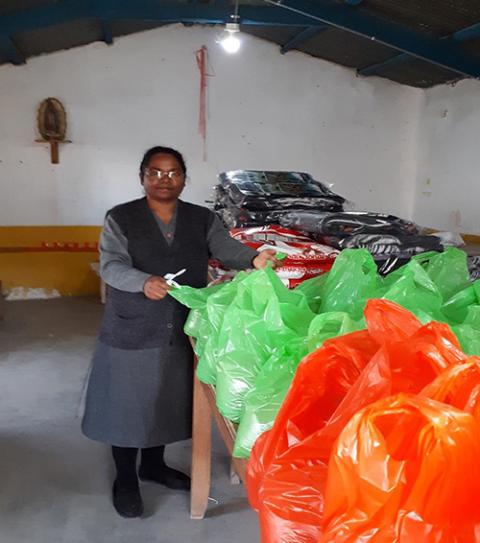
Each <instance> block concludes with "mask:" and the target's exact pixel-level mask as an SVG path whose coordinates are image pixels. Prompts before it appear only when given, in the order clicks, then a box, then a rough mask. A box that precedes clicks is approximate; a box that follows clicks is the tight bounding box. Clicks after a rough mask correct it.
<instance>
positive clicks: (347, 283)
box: [320, 249, 381, 320]
mask: <svg viewBox="0 0 480 543" xmlns="http://www.w3.org/2000/svg"><path fill="white" fill-rule="evenodd" d="M326 276H327V277H326V278H325V282H324V284H323V288H322V292H321V304H320V311H321V313H325V312H327V311H344V312H347V313H348V314H349V315H350V316H351V318H352V319H353V320H358V319H361V318H362V315H363V310H364V308H365V304H366V303H367V300H368V299H369V298H375V293H376V292H377V290H378V288H379V286H380V285H381V279H380V277H379V275H378V274H377V265H376V264H375V262H374V260H373V258H372V255H371V254H370V253H369V252H368V251H367V250H366V249H345V250H344V251H342V252H341V253H340V255H339V256H338V257H337V259H336V260H335V263H334V265H333V267H332V269H331V270H330V271H329V272H328V273H327V274H326Z"/></svg>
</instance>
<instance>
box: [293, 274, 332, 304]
mask: <svg viewBox="0 0 480 543" xmlns="http://www.w3.org/2000/svg"><path fill="white" fill-rule="evenodd" d="M327 278H328V272H327V273H324V274H322V275H319V276H318V277H313V278H312V279H307V280H306V281H303V283H300V284H299V285H297V286H296V287H295V291H296V292H302V293H303V294H304V295H305V298H306V299H307V302H308V305H309V306H310V309H311V310H312V311H313V312H314V313H319V312H320V307H321V305H322V292H323V289H324V288H325V287H324V285H325V282H326V280H327Z"/></svg>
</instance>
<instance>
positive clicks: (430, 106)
mask: <svg viewBox="0 0 480 543" xmlns="http://www.w3.org/2000/svg"><path fill="white" fill-rule="evenodd" d="M425 101H426V103H425V108H424V110H423V114H422V118H421V130H420V137H419V158H418V160H419V164H418V181H417V187H416V194H415V207H414V218H415V219H416V220H417V221H418V222H421V223H423V224H426V225H429V226H433V227H437V228H443V229H449V230H454V231H457V232H468V233H476V234H478V233H480V212H479V201H480V173H479V172H480V143H479V139H480V138H479V133H480V82H478V81H473V80H468V81H461V82H460V83H458V84H457V85H456V86H454V87H451V86H446V85H443V86H440V87H435V88H433V89H429V90H428V91H427V92H426V95H425Z"/></svg>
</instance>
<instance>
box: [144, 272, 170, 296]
mask: <svg viewBox="0 0 480 543" xmlns="http://www.w3.org/2000/svg"><path fill="white" fill-rule="evenodd" d="M171 289H172V287H171V286H170V285H169V284H168V283H167V282H166V281H165V279H164V278H163V277H158V276H156V275H152V276H151V277H149V278H148V279H147V280H146V281H145V283H144V284H143V293H144V294H145V296H146V297H147V298H148V299H149V300H163V298H165V296H166V295H167V293H168V291H169V290H171Z"/></svg>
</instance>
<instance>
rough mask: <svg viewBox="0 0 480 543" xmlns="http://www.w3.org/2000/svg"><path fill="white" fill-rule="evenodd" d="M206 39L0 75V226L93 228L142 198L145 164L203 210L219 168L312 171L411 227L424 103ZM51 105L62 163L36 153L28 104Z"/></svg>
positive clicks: (145, 36)
mask: <svg viewBox="0 0 480 543" xmlns="http://www.w3.org/2000/svg"><path fill="white" fill-rule="evenodd" d="M216 32H217V31H216V30H214V29H210V28H205V27H192V28H183V27H179V26H172V27H165V28H160V29H156V30H152V31H148V32H144V33H141V34H136V35H132V36H128V37H124V38H120V39H118V40H116V42H115V44H114V45H113V46H106V45H105V44H103V43H95V44H91V45H89V46H87V47H81V48H77V49H73V50H69V51H62V52H58V53H54V54H50V55H48V56H44V57H40V58H35V59H31V60H29V61H28V64H27V65H25V66H20V67H13V66H2V67H0V224H3V225H21V224H25V225H28V224H52V225H53V224H100V223H101V221H102V219H103V216H104V213H105V211H106V210H107V209H108V208H109V207H111V206H112V205H114V204H116V203H119V202H122V201H126V200H129V199H132V198H135V197H137V196H139V195H140V194H141V192H140V187H139V184H138V177H137V170H138V165H139V161H140V159H141V156H142V154H143V152H144V151H145V150H146V149H147V148H148V147H150V146H152V145H156V144H166V145H171V146H173V147H177V148H179V149H180V150H181V151H182V152H183V153H184V154H185V157H186V159H187V163H188V167H189V170H190V177H191V182H190V185H189V186H188V188H187V189H186V192H185V194H184V197H185V199H187V200H190V201H193V202H196V203H203V202H204V201H205V199H208V198H209V195H210V193H211V186H212V185H213V184H215V176H216V174H217V173H218V172H219V171H221V170H225V169H236V168H258V169H260V168H265V169H289V170H290V169H291V170H295V169H298V170H303V171H308V172H310V173H312V174H313V175H315V176H316V177H317V178H318V179H320V180H324V181H328V182H330V183H333V184H334V190H336V191H337V192H338V193H340V194H342V195H344V196H346V197H347V198H349V199H350V200H352V201H353V202H355V203H356V205H357V208H359V209H370V210H378V211H388V212H393V213H397V214H399V215H401V216H405V217H411V215H412V212H413V205H414V202H413V199H414V193H415V179H416V177H417V136H418V122H419V117H420V115H419V110H420V107H421V105H422V103H423V96H424V94H423V92H422V91H419V90H416V89H411V88H408V87H403V86H400V85H396V84H394V83H390V82H387V81H385V80H380V79H368V80H367V79H359V78H356V77H355V74H354V72H353V71H352V70H348V69H345V68H342V67H339V66H336V65H334V64H331V63H328V62H324V61H321V60H318V59H314V58H311V57H309V56H307V55H304V54H302V53H297V52H292V53H289V54H287V55H285V56H282V55H281V54H280V53H279V51H278V47H277V46H275V45H273V44H270V43H268V42H265V41H262V40H259V39H257V38H254V37H250V36H246V35H243V37H242V39H243V47H242V51H241V53H240V54H238V55H237V56H228V55H226V54H225V53H224V52H223V51H222V50H221V49H220V48H219V47H218V46H217V45H216V44H215V37H216ZM203 44H205V45H207V46H208V48H209V51H210V63H211V73H212V74H213V77H211V78H209V120H208V160H207V162H203V161H202V142H201V139H200V137H199V135H198V130H197V120H198V101H199V98H198V96H199V75H198V69H197V66H196V60H195V51H196V50H197V49H198V48H199V47H201V46H202V45H203ZM48 96H55V97H58V98H59V99H61V100H62V101H63V103H64V105H65V106H66V109H67V114H68V138H69V139H71V140H72V142H73V143H71V144H68V145H64V146H62V147H61V150H60V164H59V165H57V166H54V165H51V164H50V161H49V153H48V149H47V147H46V146H45V145H43V144H38V143H34V140H35V138H36V137H37V134H36V133H35V115H36V108H37V105H38V103H39V102H40V101H41V100H42V99H44V98H46V97H48Z"/></svg>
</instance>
